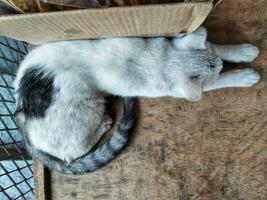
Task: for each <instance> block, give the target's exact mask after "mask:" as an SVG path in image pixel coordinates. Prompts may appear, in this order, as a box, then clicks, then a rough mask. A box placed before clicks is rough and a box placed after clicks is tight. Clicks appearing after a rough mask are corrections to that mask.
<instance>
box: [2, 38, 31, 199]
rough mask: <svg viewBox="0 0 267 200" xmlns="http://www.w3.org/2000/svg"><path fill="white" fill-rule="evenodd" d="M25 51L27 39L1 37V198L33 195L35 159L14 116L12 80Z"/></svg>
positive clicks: (26, 197)
mask: <svg viewBox="0 0 267 200" xmlns="http://www.w3.org/2000/svg"><path fill="white" fill-rule="evenodd" d="M26 53H27V44H26V43H23V42H18V41H14V40H11V39H7V38H5V37H0V200H8V199H12V200H15V199H34V191H33V188H34V181H33V172H32V161H31V160H30V158H29V157H28V156H27V154H26V152H25V149H24V143H23V140H22V136H21V133H20V132H19V131H18V128H17V125H16V122H15V121H14V119H13V113H14V111H15V109H16V106H15V98H14V96H13V94H14V88H13V86H12V82H13V81H14V79H15V74H16V71H17V67H18V64H19V62H20V61H21V59H22V58H23V57H24V56H25V55H26Z"/></svg>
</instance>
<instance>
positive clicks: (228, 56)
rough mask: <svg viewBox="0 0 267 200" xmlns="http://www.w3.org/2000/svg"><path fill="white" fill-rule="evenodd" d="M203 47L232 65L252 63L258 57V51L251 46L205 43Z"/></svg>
mask: <svg viewBox="0 0 267 200" xmlns="http://www.w3.org/2000/svg"><path fill="white" fill-rule="evenodd" d="M205 45H206V48H208V50H209V51H210V52H212V53H215V54H216V55H217V56H219V57H220V58H221V59H222V60H225V61H228V62H233V63H240V62H245V63H246V62H252V61H253V60H254V59H255V58H257V57H258V55H259V49H258V48H257V47H256V46H254V45H252V44H246V43H244V44H239V45H217V44H211V43H210V42H206V43H205Z"/></svg>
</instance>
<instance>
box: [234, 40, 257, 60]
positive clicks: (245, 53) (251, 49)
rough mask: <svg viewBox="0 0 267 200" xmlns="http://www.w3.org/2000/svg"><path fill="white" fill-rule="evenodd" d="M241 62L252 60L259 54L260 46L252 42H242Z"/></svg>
mask: <svg viewBox="0 0 267 200" xmlns="http://www.w3.org/2000/svg"><path fill="white" fill-rule="evenodd" d="M239 52H240V57H239V59H240V62H252V61H253V60H255V58H257V57H258V55H259V52H260V51H259V49H258V47H256V46H254V45H252V44H241V45H240V50H239Z"/></svg>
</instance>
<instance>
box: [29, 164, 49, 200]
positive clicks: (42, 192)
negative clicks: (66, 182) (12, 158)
mask: <svg viewBox="0 0 267 200" xmlns="http://www.w3.org/2000/svg"><path fill="white" fill-rule="evenodd" d="M33 173H34V183H35V185H34V193H35V199H37V200H48V199H50V187H49V186H50V174H49V171H48V169H47V168H45V167H44V166H43V164H42V163H40V162H39V161H37V160H34V161H33Z"/></svg>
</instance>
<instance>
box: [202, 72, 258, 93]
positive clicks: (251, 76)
mask: <svg viewBox="0 0 267 200" xmlns="http://www.w3.org/2000/svg"><path fill="white" fill-rule="evenodd" d="M259 80H260V75H259V73H258V72H257V71H256V70H254V69H252V68H246V69H236V70H231V71H228V72H224V73H222V74H220V76H219V78H218V79H216V80H214V81H208V82H205V83H204V85H203V91H204V92H206V91H210V90H216V89H220V88H231V87H251V86H253V85H255V84H256V83H258V82H259Z"/></svg>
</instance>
